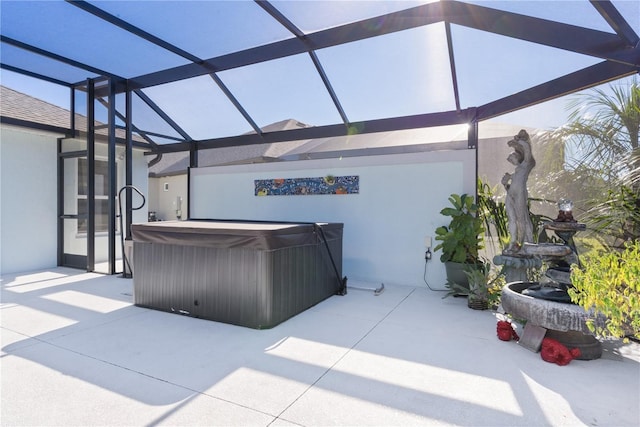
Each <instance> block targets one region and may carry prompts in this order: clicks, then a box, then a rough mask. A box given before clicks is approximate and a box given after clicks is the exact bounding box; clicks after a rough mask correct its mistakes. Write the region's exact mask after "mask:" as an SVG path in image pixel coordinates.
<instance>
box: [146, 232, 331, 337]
mask: <svg viewBox="0 0 640 427" xmlns="http://www.w3.org/2000/svg"><path fill="white" fill-rule="evenodd" d="M328 244H329V247H330V248H331V251H332V255H333V257H334V260H335V263H336V267H337V269H338V272H339V273H340V274H342V273H341V272H342V236H341V233H340V235H333V236H331V237H328ZM134 245H135V248H134V265H135V274H134V302H135V304H136V305H139V306H142V307H148V308H153V309H157V310H163V311H167V312H172V313H179V314H183V315H188V316H193V317H200V318H204V319H209V320H215V321H220V322H225V323H231V324H235V325H241V326H247V327H251V328H257V329H262V328H271V327H273V326H275V325H277V324H279V323H281V322H283V321H284V320H286V319H288V318H290V317H292V316H295V315H296V314H298V313H300V312H302V311H304V310H306V309H307V308H309V307H311V306H313V305H315V304H317V303H319V302H320V301H323V300H324V299H326V298H328V297H330V296H331V295H333V294H335V293H336V291H337V290H338V287H339V282H338V279H337V278H336V275H335V272H334V270H333V266H332V265H331V261H330V259H329V256H328V253H327V249H326V247H325V246H324V243H323V242H318V244H316V245H304V246H297V247H287V248H281V249H276V250H254V249H248V248H232V249H220V248H207V247H195V246H183V245H173V244H159V243H146V242H135V243H134Z"/></svg>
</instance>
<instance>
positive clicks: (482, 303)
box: [467, 295, 489, 310]
mask: <svg viewBox="0 0 640 427" xmlns="http://www.w3.org/2000/svg"><path fill="white" fill-rule="evenodd" d="M467 307H469V308H472V309H474V310H486V309H488V308H489V301H487V300H486V299H485V298H478V297H474V296H473V295H469V296H468V297H467Z"/></svg>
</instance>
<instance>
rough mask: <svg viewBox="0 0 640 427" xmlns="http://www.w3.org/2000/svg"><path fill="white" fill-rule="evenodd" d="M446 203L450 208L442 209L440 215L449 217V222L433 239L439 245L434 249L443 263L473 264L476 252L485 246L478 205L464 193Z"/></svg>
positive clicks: (454, 195)
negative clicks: (439, 252)
mask: <svg viewBox="0 0 640 427" xmlns="http://www.w3.org/2000/svg"><path fill="white" fill-rule="evenodd" d="M449 202H450V203H451V205H452V206H451V207H446V208H444V209H442V210H441V211H440V214H442V215H444V216H449V217H451V221H450V222H449V225H447V226H441V227H438V228H437V229H436V237H435V239H436V240H438V241H439V242H440V243H438V245H436V247H435V248H434V250H436V251H437V250H442V255H441V256H440V261H442V262H449V261H450V262H458V263H467V264H476V263H478V250H480V249H482V248H483V247H484V246H483V242H484V226H483V224H482V219H481V218H480V217H479V216H478V206H477V205H476V204H475V203H474V200H473V197H472V196H469V195H467V194H462V195H459V194H452V195H451V196H450V197H449Z"/></svg>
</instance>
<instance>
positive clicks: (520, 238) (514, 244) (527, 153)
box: [502, 129, 536, 255]
mask: <svg viewBox="0 0 640 427" xmlns="http://www.w3.org/2000/svg"><path fill="white" fill-rule="evenodd" d="M507 145H509V147H511V148H513V152H512V153H511V154H510V155H509V157H508V158H507V160H508V161H509V163H511V164H513V165H515V167H516V168H515V171H514V172H513V174H510V173H505V174H504V176H503V177H502V185H504V188H505V189H506V190H507V196H506V200H505V207H506V211H507V220H508V227H509V235H510V240H509V245H508V246H507V247H506V248H505V250H504V251H503V253H504V254H509V255H515V254H517V253H518V252H520V250H521V249H522V247H523V245H524V244H525V243H532V242H533V224H532V223H531V218H530V217H529V208H528V205H527V204H528V199H529V193H528V191H527V179H528V178H529V173H530V172H531V170H532V169H533V167H534V166H535V165H536V161H535V159H534V158H533V155H532V154H531V139H530V138H529V135H528V134H527V132H526V131H525V130H524V129H523V130H521V131H520V132H518V134H517V135H516V136H515V137H514V138H513V139H512V140H510V141H509V142H507Z"/></svg>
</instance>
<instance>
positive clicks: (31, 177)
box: [0, 126, 58, 273]
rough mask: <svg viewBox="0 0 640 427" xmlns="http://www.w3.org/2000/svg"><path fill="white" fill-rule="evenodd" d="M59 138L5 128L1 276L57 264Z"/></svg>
mask: <svg viewBox="0 0 640 427" xmlns="http://www.w3.org/2000/svg"><path fill="white" fill-rule="evenodd" d="M57 137H58V135H55V134H51V133H45V132H37V131H30V132H27V131H24V130H22V129H19V128H13V127H8V126H1V127H0V215H1V216H0V248H1V249H0V250H1V252H0V272H1V273H13V272H19V271H28V270H36V269H43V268H49V267H54V266H55V265H56V263H57V255H56V247H57V232H56V230H57V218H56V212H57V194H58V193H57V162H56V158H57V156H56V140H57Z"/></svg>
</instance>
